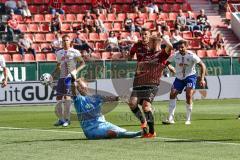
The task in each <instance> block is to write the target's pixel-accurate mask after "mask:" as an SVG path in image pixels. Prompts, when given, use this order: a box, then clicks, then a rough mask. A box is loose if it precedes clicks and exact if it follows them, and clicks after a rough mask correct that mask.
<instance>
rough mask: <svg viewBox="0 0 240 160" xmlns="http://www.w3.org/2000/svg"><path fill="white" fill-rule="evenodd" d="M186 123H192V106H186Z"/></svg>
mask: <svg viewBox="0 0 240 160" xmlns="http://www.w3.org/2000/svg"><path fill="white" fill-rule="evenodd" d="M186 110H187V112H186V121H191V113H192V104H186Z"/></svg>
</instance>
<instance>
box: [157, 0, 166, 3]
mask: <svg viewBox="0 0 240 160" xmlns="http://www.w3.org/2000/svg"><path fill="white" fill-rule="evenodd" d="M155 3H165V0H155Z"/></svg>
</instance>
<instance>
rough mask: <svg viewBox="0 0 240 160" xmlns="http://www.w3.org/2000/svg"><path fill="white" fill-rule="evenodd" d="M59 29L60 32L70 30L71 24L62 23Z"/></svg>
mask: <svg viewBox="0 0 240 160" xmlns="http://www.w3.org/2000/svg"><path fill="white" fill-rule="evenodd" d="M61 31H62V32H72V27H71V24H69V23H64V24H62V27H61Z"/></svg>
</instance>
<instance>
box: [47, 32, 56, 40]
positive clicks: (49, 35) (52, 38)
mask: <svg viewBox="0 0 240 160" xmlns="http://www.w3.org/2000/svg"><path fill="white" fill-rule="evenodd" d="M45 36H46V40H47V41H48V42H52V41H53V40H54V39H55V35H54V33H47V34H46V35H45Z"/></svg>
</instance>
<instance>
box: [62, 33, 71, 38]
mask: <svg viewBox="0 0 240 160" xmlns="http://www.w3.org/2000/svg"><path fill="white" fill-rule="evenodd" d="M64 38H70V36H69V35H67V34H64V35H63V36H62V39H64Z"/></svg>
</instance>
